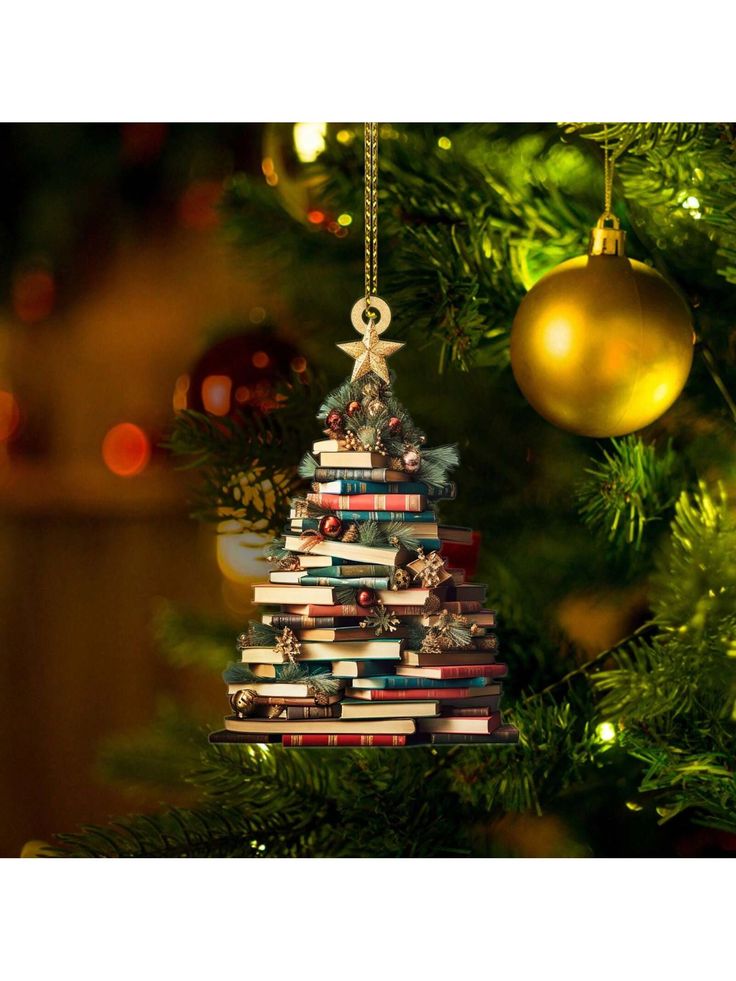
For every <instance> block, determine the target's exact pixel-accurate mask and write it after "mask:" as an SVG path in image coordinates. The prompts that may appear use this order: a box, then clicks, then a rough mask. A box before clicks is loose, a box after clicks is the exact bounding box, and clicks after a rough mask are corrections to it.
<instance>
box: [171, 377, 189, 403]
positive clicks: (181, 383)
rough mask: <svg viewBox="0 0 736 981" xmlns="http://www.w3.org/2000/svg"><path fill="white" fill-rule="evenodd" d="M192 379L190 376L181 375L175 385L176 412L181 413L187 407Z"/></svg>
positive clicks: (174, 401) (174, 400)
mask: <svg viewBox="0 0 736 981" xmlns="http://www.w3.org/2000/svg"><path fill="white" fill-rule="evenodd" d="M190 382H191V379H190V378H189V375H179V377H178V378H177V379H176V382H175V383H174V398H173V403H174V412H180V411H181V410H182V409H186V407H187V393H188V392H189V385H190Z"/></svg>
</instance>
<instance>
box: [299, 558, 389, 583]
mask: <svg viewBox="0 0 736 981" xmlns="http://www.w3.org/2000/svg"><path fill="white" fill-rule="evenodd" d="M393 571H394V570H393V569H392V568H391V566H390V565H361V564H360V563H358V562H356V563H355V564H354V565H328V566H325V567H324V568H322V569H310V570H309V572H308V575H310V576H327V577H330V576H331V577H333V578H334V577H336V576H339V577H340V578H341V579H353V578H355V577H358V578H360V577H361V576H380V577H381V578H389V577H390V576H392V575H393Z"/></svg>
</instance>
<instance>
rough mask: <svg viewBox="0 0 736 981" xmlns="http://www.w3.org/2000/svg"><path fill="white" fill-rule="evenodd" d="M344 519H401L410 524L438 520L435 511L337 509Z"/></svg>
mask: <svg viewBox="0 0 736 981" xmlns="http://www.w3.org/2000/svg"><path fill="white" fill-rule="evenodd" d="M335 514H336V515H337V516H338V518H342V520H343V521H401V522H403V523H405V524H410V523H411V522H413V521H431V522H432V524H434V523H435V522H436V521H437V515H436V514H435V513H434V511H335Z"/></svg>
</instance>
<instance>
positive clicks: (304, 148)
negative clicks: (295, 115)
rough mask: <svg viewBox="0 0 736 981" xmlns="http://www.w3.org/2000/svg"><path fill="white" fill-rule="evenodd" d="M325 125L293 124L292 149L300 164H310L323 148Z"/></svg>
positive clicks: (325, 132) (325, 133)
mask: <svg viewBox="0 0 736 981" xmlns="http://www.w3.org/2000/svg"><path fill="white" fill-rule="evenodd" d="M326 135H327V123H294V148H295V150H296V155H297V157H299V159H300V160H301V161H302V163H312V162H313V161H314V160H316V159H317V157H318V156H319V155H320V153H322V151H323V150H324V148H325V136H326Z"/></svg>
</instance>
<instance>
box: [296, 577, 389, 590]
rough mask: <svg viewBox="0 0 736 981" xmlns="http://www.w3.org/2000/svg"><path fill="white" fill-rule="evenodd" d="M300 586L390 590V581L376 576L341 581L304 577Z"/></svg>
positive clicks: (300, 581) (337, 579) (329, 578)
mask: <svg viewBox="0 0 736 981" xmlns="http://www.w3.org/2000/svg"><path fill="white" fill-rule="evenodd" d="M299 585H300V586H345V587H347V588H348V589H357V588H360V587H363V588H367V589H389V587H390V586H391V580H390V579H387V578H386V579H378V578H376V577H375V576H362V577H361V578H359V579H347V578H346V579H339V578H338V577H337V576H335V577H324V578H322V577H321V576H304V578H303V579H300V580H299Z"/></svg>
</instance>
